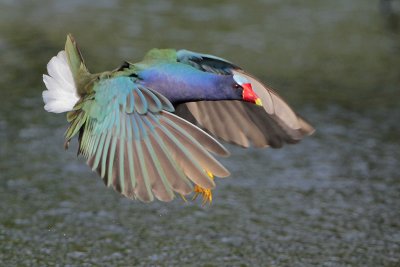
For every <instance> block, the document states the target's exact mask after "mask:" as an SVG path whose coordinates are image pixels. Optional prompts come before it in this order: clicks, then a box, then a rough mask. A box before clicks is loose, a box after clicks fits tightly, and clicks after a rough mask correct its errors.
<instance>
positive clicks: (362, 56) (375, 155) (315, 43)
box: [0, 0, 400, 266]
mask: <svg viewBox="0 0 400 267" xmlns="http://www.w3.org/2000/svg"><path fill="white" fill-rule="evenodd" d="M393 2H394V1H393ZM398 7H399V5H398V3H397V2H394V5H393V8H394V9H393V10H392V11H390V12H393V14H394V16H392V15H393V14H392V13H390V14H392V15H390V14H389V15H388V13H387V12H386V11H385V12H386V13H385V12H382V9H379V5H378V2H376V3H375V2H374V1H369V3H367V1H362V0H354V1H351V2H350V1H345V0H340V1H331V2H327V1H320V2H319V3H316V2H315V1H306V0H302V1H295V0H291V1H285V2H284V3H283V2H282V1H274V0H268V1H267V0H265V1H261V0H260V1H252V2H251V4H250V3H249V2H246V1H239V0H233V1H232V0H230V1H213V2H209V1H196V2H193V3H183V2H181V1H157V2H156V1H135V2H134V3H132V1H96V3H94V2H93V1H68V2H67V1H35V2H31V1H3V2H2V3H0V51H1V53H0V64H1V67H2V72H0V90H1V98H0V244H1V245H0V265H1V266H53V265H59V266H65V265H68V266H98V265H102V266H177V265H178V266H182V265H183V266H398V265H399V264H400V256H399V255H400V202H399V198H400V181H399V178H400V177H399V173H400V168H399V160H400V152H399V151H400V141H399V133H400V127H399V123H398V122H399V120H400V109H399V96H400V94H399V86H400V76H399V69H400V60H399V58H400V56H399V51H400V50H399V49H400V42H399V40H400V37H399V32H398V28H396V27H393V26H390V25H395V24H393V21H395V19H396V16H395V15H396V14H398V13H396V12H399V9H398ZM396 8H397V9H396ZM393 18H394V20H393ZM389 26H390V27H389ZM69 32H72V33H73V34H74V35H75V37H76V39H77V40H78V42H79V43H80V46H81V48H82V50H83V54H84V57H85V59H86V62H87V65H88V67H89V69H90V70H92V71H94V72H95V71H102V70H106V69H112V68H114V67H116V66H117V65H119V64H120V63H121V62H122V61H123V60H131V61H135V60H138V59H140V57H141V56H142V55H143V54H144V53H145V52H146V51H147V50H148V49H150V48H153V47H175V48H186V49H191V50H195V51H201V52H207V53H211V54H216V55H218V56H222V57H225V58H228V59H229V60H231V61H233V62H235V63H236V64H238V65H241V66H243V68H246V69H247V70H249V71H250V72H252V73H254V74H255V75H256V76H258V77H260V78H261V79H262V80H264V81H266V82H268V83H269V84H271V85H272V86H273V87H275V88H278V91H279V92H280V93H281V95H283V96H285V97H286V98H287V100H288V102H289V103H291V104H292V105H293V106H294V107H295V108H296V110H298V111H299V112H300V114H302V115H304V116H305V117H306V118H307V119H308V120H310V121H311V122H312V123H313V124H314V125H315V126H316V128H317V132H316V134H315V135H314V136H312V137H310V138H307V139H305V140H304V141H303V142H301V143H300V144H299V145H296V146H286V147H285V148H283V149H280V150H272V149H266V150H256V149H249V150H243V149H240V148H236V147H233V146H228V148H229V149H230V150H231V152H232V156H231V157H230V158H229V159H222V161H223V163H224V164H225V165H226V166H227V167H228V168H229V169H230V170H231V172H232V176H231V177H230V178H227V179H220V180H217V185H218V186H217V189H216V190H215V191H214V192H215V193H214V202H213V204H212V205H211V207H205V208H202V207H201V204H200V203H199V202H195V203H185V202H183V201H182V200H181V199H180V198H177V199H176V200H175V201H173V202H171V203H167V204H165V203H161V202H154V203H152V204H142V203H139V202H135V201H129V200H127V199H124V198H122V197H120V196H119V195H117V194H116V193H114V192H113V191H112V190H108V189H106V188H105V187H104V185H103V183H102V181H101V180H100V179H99V178H98V177H97V176H96V175H95V174H94V173H92V172H90V170H89V168H88V167H87V166H85V164H84V161H83V160H82V159H77V158H76V152H75V151H76V144H74V145H73V146H72V149H70V150H69V151H67V152H65V151H64V150H63V147H62V146H63V133H64V131H65V129H66V121H65V116H63V115H55V114H49V113H45V112H44V110H43V103H42V100H41V91H42V90H43V88H44V85H43V84H42V81H41V75H42V73H44V72H45V66H46V63H47V62H48V60H49V59H50V57H52V56H53V55H55V54H56V53H57V52H58V51H59V50H61V49H62V48H63V45H64V41H65V37H66V34H67V33H69Z"/></svg>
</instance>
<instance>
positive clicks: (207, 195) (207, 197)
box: [193, 171, 214, 206]
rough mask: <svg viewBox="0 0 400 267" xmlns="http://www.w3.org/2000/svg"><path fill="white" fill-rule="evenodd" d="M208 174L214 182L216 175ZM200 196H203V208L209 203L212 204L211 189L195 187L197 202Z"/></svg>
mask: <svg viewBox="0 0 400 267" xmlns="http://www.w3.org/2000/svg"><path fill="white" fill-rule="evenodd" d="M206 173H207V175H208V176H209V177H210V178H211V179H212V180H214V175H213V174H212V173H211V172H209V171H206ZM199 195H201V196H202V197H203V201H202V205H203V206H204V205H206V204H207V202H208V203H210V204H211V202H212V192H211V189H206V188H203V187H201V186H199V185H195V187H194V196H193V200H195V199H196V198H197V197H198V196H199Z"/></svg>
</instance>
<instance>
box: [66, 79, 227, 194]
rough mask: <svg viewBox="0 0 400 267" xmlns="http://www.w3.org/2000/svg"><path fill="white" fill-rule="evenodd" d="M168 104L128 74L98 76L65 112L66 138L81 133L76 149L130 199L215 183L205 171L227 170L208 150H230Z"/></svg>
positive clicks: (223, 172) (223, 152)
mask: <svg viewBox="0 0 400 267" xmlns="http://www.w3.org/2000/svg"><path fill="white" fill-rule="evenodd" d="M173 111H174V108H173V106H172V105H171V103H170V102H169V101H168V100H167V99H166V98H165V97H164V96H162V95H161V94H159V93H157V92H155V91H153V90H151V89H149V88H145V87H143V86H141V85H139V84H137V83H136V82H135V80H133V78H130V77H116V78H110V79H105V80H100V81H99V82H97V83H96V84H95V85H94V90H93V94H92V95H89V96H87V97H85V98H84V99H82V100H81V102H79V103H78V104H77V105H76V106H75V109H74V110H73V111H72V112H70V113H69V114H68V119H69V121H70V122H71V125H70V128H69V129H68V131H67V140H69V139H70V138H72V136H73V135H75V134H76V133H78V132H79V154H82V155H83V156H84V157H85V158H87V163H88V165H89V166H90V167H91V168H92V170H96V171H97V172H98V173H99V174H100V176H101V177H102V178H103V179H104V182H105V183H106V185H107V186H113V187H114V189H115V190H117V191H118V192H120V193H122V194H123V195H125V196H127V197H129V198H138V199H140V200H142V201H152V200H153V199H154V196H155V197H156V198H157V199H159V200H162V201H170V200H172V199H173V197H174V192H177V193H180V194H183V195H186V194H189V193H191V192H192V191H193V185H192V182H193V183H195V184H196V185H199V186H201V187H203V188H213V187H214V186H215V184H214V182H213V180H212V179H210V178H209V176H208V175H207V173H206V172H207V171H209V172H211V173H213V174H214V175H216V176H219V177H226V176H228V175H229V172H228V171H227V170H226V169H225V168H224V167H223V166H222V165H221V164H220V163H219V162H218V161H217V160H216V159H215V158H214V157H213V156H212V155H211V154H210V152H213V153H215V154H217V155H221V156H227V155H228V151H227V150H226V149H225V148H224V147H223V146H222V145H220V144H219V143H218V142H217V141H216V140H215V139H214V138H212V137H211V136H210V135H208V134H207V133H205V132H204V131H203V130H201V129H199V128H198V127H196V126H194V125H193V124H191V123H189V122H187V121H185V120H184V119H182V118H180V117H178V116H176V115H174V114H172V113H171V112H173Z"/></svg>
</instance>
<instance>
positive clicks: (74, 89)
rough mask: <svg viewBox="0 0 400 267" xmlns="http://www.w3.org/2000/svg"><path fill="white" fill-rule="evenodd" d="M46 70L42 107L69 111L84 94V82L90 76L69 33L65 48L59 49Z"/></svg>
mask: <svg viewBox="0 0 400 267" xmlns="http://www.w3.org/2000/svg"><path fill="white" fill-rule="evenodd" d="M47 72H48V75H46V74H44V75H43V82H44V83H45V85H46V87H47V90H45V91H43V94H42V95H43V101H44V103H45V106H44V109H45V110H46V111H48V112H54V113H61V112H68V111H71V110H72V109H73V107H74V106H75V104H76V102H78V101H79V99H80V97H81V96H82V95H84V94H85V92H84V91H83V90H84V89H83V88H84V87H85V86H84V83H85V82H86V81H87V80H88V78H89V77H90V73H89V71H88V70H87V68H86V66H85V63H84V61H83V58H82V55H81V53H80V51H79V48H78V46H77V44H76V42H75V40H74V38H73V37H72V35H71V34H69V35H68V36H67V41H66V43H65V50H62V51H60V52H59V53H58V54H57V56H55V57H53V58H52V59H51V60H50V61H49V63H48V64H47Z"/></svg>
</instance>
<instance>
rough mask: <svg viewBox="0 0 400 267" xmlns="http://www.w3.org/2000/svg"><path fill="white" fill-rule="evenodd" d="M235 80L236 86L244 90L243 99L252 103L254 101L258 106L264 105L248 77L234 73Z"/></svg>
mask: <svg viewBox="0 0 400 267" xmlns="http://www.w3.org/2000/svg"><path fill="white" fill-rule="evenodd" d="M233 80H234V81H235V85H234V86H235V88H236V89H239V90H242V92H241V94H242V100H243V101H246V102H250V103H254V104H256V105H257V106H262V102H261V99H260V98H259V97H258V95H257V94H256V93H255V92H254V91H253V87H252V86H251V83H250V81H249V80H248V79H246V77H244V76H241V75H239V74H234V75H233Z"/></svg>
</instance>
